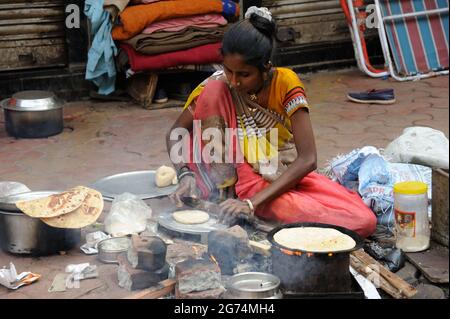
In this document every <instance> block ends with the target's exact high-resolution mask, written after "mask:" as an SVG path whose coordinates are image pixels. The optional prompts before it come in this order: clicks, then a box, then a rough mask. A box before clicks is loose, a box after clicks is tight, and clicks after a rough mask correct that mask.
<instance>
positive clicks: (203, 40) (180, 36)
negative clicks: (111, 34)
mask: <svg viewBox="0 0 450 319" xmlns="http://www.w3.org/2000/svg"><path fill="white" fill-rule="evenodd" d="M225 28H226V27H217V28H212V29H203V28H199V27H189V28H186V29H185V30H183V31H178V32H165V31H160V32H155V33H152V34H139V35H137V36H135V37H133V38H131V39H130V40H127V41H125V43H126V44H129V45H131V46H132V47H133V49H135V50H136V51H137V52H139V53H142V54H147V55H154V54H161V53H167V52H173V51H180V50H186V49H189V48H194V47H198V46H200V45H204V44H209V43H217V42H220V41H222V38H223V35H224V33H225Z"/></svg>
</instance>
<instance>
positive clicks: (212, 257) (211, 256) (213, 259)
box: [209, 255, 219, 267]
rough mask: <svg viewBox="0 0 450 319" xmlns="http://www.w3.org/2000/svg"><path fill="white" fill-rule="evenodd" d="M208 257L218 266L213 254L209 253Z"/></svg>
mask: <svg viewBox="0 0 450 319" xmlns="http://www.w3.org/2000/svg"><path fill="white" fill-rule="evenodd" d="M209 257H210V258H211V260H212V261H213V262H214V263H215V264H216V265H217V267H219V263H218V262H217V259H216V258H215V257H214V256H213V255H209Z"/></svg>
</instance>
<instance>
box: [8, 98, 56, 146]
mask: <svg viewBox="0 0 450 319" xmlns="http://www.w3.org/2000/svg"><path fill="white" fill-rule="evenodd" d="M0 105H1V107H2V108H3V111H4V114H5V128H6V132H7V133H8V134H9V135H11V136H13V137H20V138H42V137H48V136H52V135H56V134H59V133H61V132H62V130H63V126H64V120H63V103H62V102H61V101H60V100H59V99H57V98H56V96H55V95H54V94H53V93H52V92H47V91H22V92H18V93H15V94H14V95H13V96H12V97H11V98H8V99H5V100H3V101H1V102H0Z"/></svg>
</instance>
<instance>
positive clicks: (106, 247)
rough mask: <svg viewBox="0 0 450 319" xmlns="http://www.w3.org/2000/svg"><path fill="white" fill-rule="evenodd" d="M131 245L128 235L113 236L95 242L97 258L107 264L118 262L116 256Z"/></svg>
mask: <svg viewBox="0 0 450 319" xmlns="http://www.w3.org/2000/svg"><path fill="white" fill-rule="evenodd" d="M130 246H131V240H130V239H129V238H128V237H113V238H107V239H104V240H102V241H100V242H99V243H98V244H97V249H98V255H97V257H98V259H99V260H100V261H101V262H104V263H107V264H118V263H119V262H118V261H117V257H118V256H119V255H120V254H121V253H124V252H126V251H128V249H129V248H130Z"/></svg>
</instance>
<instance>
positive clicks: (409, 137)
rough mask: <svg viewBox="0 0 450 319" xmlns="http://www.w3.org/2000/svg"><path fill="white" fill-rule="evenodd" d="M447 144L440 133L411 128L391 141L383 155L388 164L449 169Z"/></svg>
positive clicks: (427, 129) (427, 128)
mask: <svg viewBox="0 0 450 319" xmlns="http://www.w3.org/2000/svg"><path fill="white" fill-rule="evenodd" d="M448 154H449V142H448V138H447V137H446V136H445V135H444V133H442V132H441V131H438V130H434V129H432V128H429V127H421V126H413V127H408V128H405V129H404V130H403V134H402V135H401V136H399V137H398V138H396V139H395V140H394V141H392V142H391V143H390V144H389V145H388V146H387V147H386V149H385V151H384V155H385V156H386V157H387V158H389V161H390V162H398V163H413V164H421V165H425V166H429V167H433V168H445V169H448V168H449V158H448Z"/></svg>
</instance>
